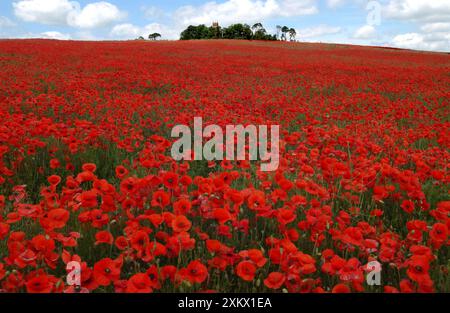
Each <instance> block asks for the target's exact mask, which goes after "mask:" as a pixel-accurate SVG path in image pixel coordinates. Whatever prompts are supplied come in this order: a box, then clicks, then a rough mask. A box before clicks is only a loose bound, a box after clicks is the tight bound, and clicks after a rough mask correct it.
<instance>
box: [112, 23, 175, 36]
mask: <svg viewBox="0 0 450 313" xmlns="http://www.w3.org/2000/svg"><path fill="white" fill-rule="evenodd" d="M180 32H181V30H178V29H175V28H170V27H167V26H166V25H163V24H159V23H151V24H148V25H145V26H143V27H140V26H136V25H133V24H129V23H125V24H119V25H116V26H114V27H113V28H112V30H111V32H110V36H111V37H114V38H118V39H135V38H137V37H139V36H142V37H144V38H147V37H148V35H149V34H152V33H159V34H161V35H162V37H161V38H162V39H178V38H179V37H180Z"/></svg>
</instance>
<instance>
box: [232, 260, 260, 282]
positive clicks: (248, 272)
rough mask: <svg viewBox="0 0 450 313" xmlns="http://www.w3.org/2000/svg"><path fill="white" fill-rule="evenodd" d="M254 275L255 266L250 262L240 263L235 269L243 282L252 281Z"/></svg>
mask: <svg viewBox="0 0 450 313" xmlns="http://www.w3.org/2000/svg"><path fill="white" fill-rule="evenodd" d="M255 273H256V266H255V265H254V264H253V262H250V261H242V262H240V263H239V264H238V265H237V267H236V274H237V275H238V276H239V277H240V278H242V279H243V280H245V281H252V280H253V279H254V278H255Z"/></svg>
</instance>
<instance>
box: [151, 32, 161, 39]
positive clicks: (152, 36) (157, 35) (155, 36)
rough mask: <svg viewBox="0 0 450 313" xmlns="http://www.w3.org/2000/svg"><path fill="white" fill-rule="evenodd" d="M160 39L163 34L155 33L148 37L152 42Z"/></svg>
mask: <svg viewBox="0 0 450 313" xmlns="http://www.w3.org/2000/svg"><path fill="white" fill-rule="evenodd" d="M158 37H161V34H159V33H153V34H150V35H148V39H150V40H156V38H158Z"/></svg>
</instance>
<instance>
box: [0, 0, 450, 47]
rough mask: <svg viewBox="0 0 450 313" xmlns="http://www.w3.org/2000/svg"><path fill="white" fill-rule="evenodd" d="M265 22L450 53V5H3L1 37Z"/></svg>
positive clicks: (147, 0)
mask: <svg viewBox="0 0 450 313" xmlns="http://www.w3.org/2000/svg"><path fill="white" fill-rule="evenodd" d="M213 21H218V22H219V24H220V25H221V26H228V25H230V24H232V23H238V22H243V23H248V24H254V23H256V22H262V23H263V25H264V27H265V28H266V30H267V31H268V32H269V33H272V34H275V33H276V26H277V25H282V26H284V25H286V26H289V27H293V28H295V29H296V30H297V34H298V35H297V40H299V41H305V42H330V43H331V42H332V43H346V44H358V45H377V46H391V47H399V48H407V49H418V50H429V51H444V52H449V51H450V0H378V1H372V0H215V1H208V0H164V1H152V0H108V1H96V0H77V1H71V0H0V38H50V39H60V40H128V39H135V38H137V37H139V36H144V37H147V36H148V34H150V33H154V32H157V33H160V34H161V35H162V39H166V40H176V39H178V38H179V35H180V32H181V31H182V30H183V29H185V28H186V27H187V26H188V25H191V24H192V25H198V24H206V25H211V24H212V22H213Z"/></svg>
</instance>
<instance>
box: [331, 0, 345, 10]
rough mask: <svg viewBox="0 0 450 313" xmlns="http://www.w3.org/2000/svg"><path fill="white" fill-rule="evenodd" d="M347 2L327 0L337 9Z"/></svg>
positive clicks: (343, 0)
mask: <svg viewBox="0 0 450 313" xmlns="http://www.w3.org/2000/svg"><path fill="white" fill-rule="evenodd" d="M344 3H345V0H327V6H328V7H329V8H332V9H335V8H337V7H339V6H341V5H343V4H344Z"/></svg>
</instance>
